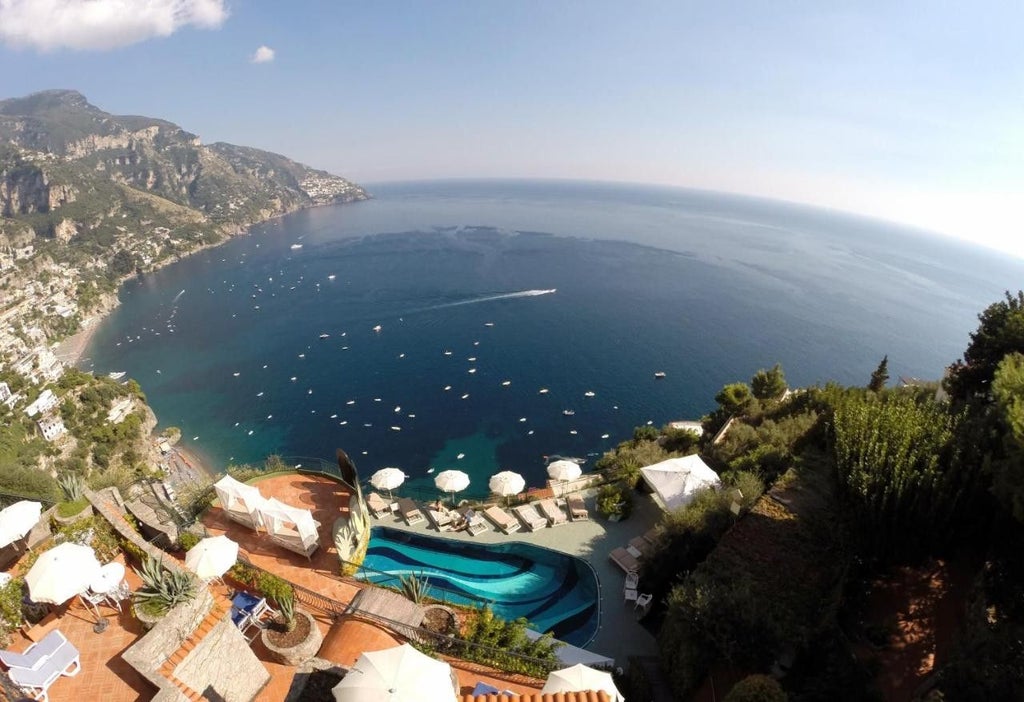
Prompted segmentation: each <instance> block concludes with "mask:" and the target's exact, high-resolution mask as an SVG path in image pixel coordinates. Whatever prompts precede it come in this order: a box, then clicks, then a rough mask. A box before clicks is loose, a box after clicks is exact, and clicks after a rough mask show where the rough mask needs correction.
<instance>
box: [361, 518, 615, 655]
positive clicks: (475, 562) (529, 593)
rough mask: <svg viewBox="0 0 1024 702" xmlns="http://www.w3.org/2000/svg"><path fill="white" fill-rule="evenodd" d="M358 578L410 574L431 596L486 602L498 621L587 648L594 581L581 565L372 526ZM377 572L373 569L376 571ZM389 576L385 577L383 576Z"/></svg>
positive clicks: (541, 551)
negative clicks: (524, 624)
mask: <svg viewBox="0 0 1024 702" xmlns="http://www.w3.org/2000/svg"><path fill="white" fill-rule="evenodd" d="M363 565H364V566H365V567H366V569H365V570H363V571H362V572H361V573H360V575H361V577H365V578H366V579H368V580H370V581H371V582H378V583H382V582H389V581H390V582H389V584H392V585H394V584H395V583H394V576H398V575H407V574H409V573H412V574H415V575H417V576H421V575H422V576H423V577H424V578H426V579H427V580H428V582H429V583H430V584H431V585H432V586H434V587H432V588H431V592H430V596H431V597H435V598H437V599H439V600H444V601H448V602H454V603H457V604H470V605H484V604H490V605H491V608H492V609H493V610H494V613H495V614H497V615H498V616H500V617H502V618H503V619H518V618H519V617H524V618H525V619H526V620H527V621H528V622H529V623H530V628H531V629H534V630H536V631H541V632H546V631H551V632H552V633H553V634H554V636H555V638H556V639H560V640H562V641H565V642H566V643H570V644H572V645H574V646H586V645H587V644H588V643H590V641H591V639H593V638H594V635H595V634H596V633H597V627H598V624H599V620H600V608H599V606H598V598H599V596H600V594H599V591H598V584H597V576H596V575H595V574H594V570H593V568H591V566H590V564H589V563H587V562H586V561H584V560H582V559H580V558H576V557H574V556H569V555H567V554H564V553H559V552H557V551H552V550H550V549H546V548H541V547H540V546H535V545H533V544H527V543H522V542H511V541H510V542H508V543H501V544H481V543H472V542H466V541H461V540H455V539H444V538H438V537H433V536H425V535H423V534H416V533H410V532H406V531H400V530H398V529H390V528H388V527H374V528H373V529H372V531H371V537H370V547H369V549H368V551H367V553H366V560H365V561H363ZM375 571H379V572H375ZM389 576H390V577H389Z"/></svg>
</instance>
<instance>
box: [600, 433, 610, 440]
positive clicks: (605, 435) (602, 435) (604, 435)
mask: <svg viewBox="0 0 1024 702" xmlns="http://www.w3.org/2000/svg"><path fill="white" fill-rule="evenodd" d="M609 436H611V435H610V434H601V438H602V439H607V438H608V437H609Z"/></svg>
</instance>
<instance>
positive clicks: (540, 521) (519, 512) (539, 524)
mask: <svg viewBox="0 0 1024 702" xmlns="http://www.w3.org/2000/svg"><path fill="white" fill-rule="evenodd" d="M512 511H513V512H514V513H515V515H516V516H517V517H518V518H519V521H520V522H522V524H523V526H524V527H526V528H527V529H529V530H530V531H537V529H543V528H544V527H546V526H547V525H548V520H547V519H545V518H544V517H542V516H540V514H538V513H537V510H536V509H534V506H533V505H530V504H526V505H517V506H515V507H513V508H512Z"/></svg>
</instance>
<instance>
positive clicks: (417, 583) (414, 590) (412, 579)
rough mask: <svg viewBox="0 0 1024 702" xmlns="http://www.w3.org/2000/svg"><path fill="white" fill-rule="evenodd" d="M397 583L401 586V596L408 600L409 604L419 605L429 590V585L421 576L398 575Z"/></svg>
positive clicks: (412, 574)
mask: <svg viewBox="0 0 1024 702" xmlns="http://www.w3.org/2000/svg"><path fill="white" fill-rule="evenodd" d="M398 582H400V583H401V586H402V594H403V595H405V596H406V598H408V599H409V601H410V602H414V603H416V604H420V603H421V602H423V600H424V598H426V596H427V590H428V589H429V583H428V582H427V579H426V578H425V577H423V576H422V574H421V575H418V576H417V575H416V574H415V573H410V574H409V575H407V576H406V575H399V576H398Z"/></svg>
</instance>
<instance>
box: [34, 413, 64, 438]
mask: <svg viewBox="0 0 1024 702" xmlns="http://www.w3.org/2000/svg"><path fill="white" fill-rule="evenodd" d="M36 424H37V425H38V426H39V431H41V432H42V433H43V438H44V439H46V440H47V441H53V440H54V439H57V438H59V437H60V436H61V435H62V434H64V431H65V429H64V422H63V421H62V420H61V418H60V417H59V416H57V415H56V414H50V415H47V416H45V417H40V418H39V421H38V422H36Z"/></svg>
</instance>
